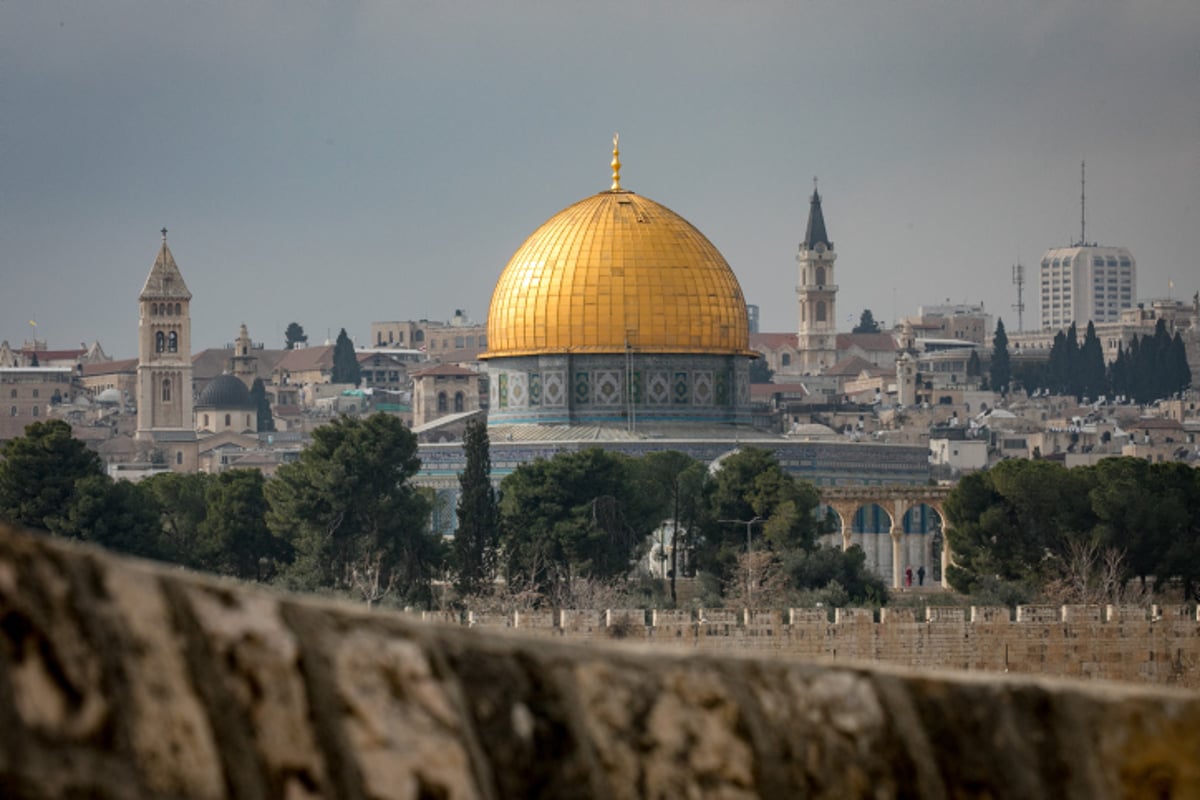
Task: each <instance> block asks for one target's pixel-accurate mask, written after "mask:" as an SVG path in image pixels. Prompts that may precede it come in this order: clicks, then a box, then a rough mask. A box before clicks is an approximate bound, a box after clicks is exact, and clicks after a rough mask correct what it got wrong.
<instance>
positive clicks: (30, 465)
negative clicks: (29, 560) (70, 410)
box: [0, 419, 104, 530]
mask: <svg viewBox="0 0 1200 800" xmlns="http://www.w3.org/2000/svg"><path fill="white" fill-rule="evenodd" d="M0 456H3V460H0V519H4V520H6V521H8V522H10V523H12V524H14V525H23V526H26V527H30V528H41V529H43V530H49V529H50V524H51V522H52V520H53V519H54V518H55V517H57V516H60V515H62V514H63V513H64V512H65V511H66V509H67V508H68V507H69V506H70V504H71V501H72V500H73V499H74V496H75V483H76V481H79V480H80V479H82V478H88V477H94V476H103V474H104V471H103V468H102V467H101V464H100V458H99V456H97V455H96V454H95V453H93V452H92V451H90V450H88V449H87V446H86V445H85V444H84V443H83V442H81V441H80V440H78V439H76V438H75V437H74V436H73V435H72V433H71V426H70V425H68V424H67V423H66V422H63V421H62V420H57V419H55V420H48V421H46V422H35V423H33V424H32V425H29V426H28V427H26V428H25V435H24V436H18V437H17V438H15V439H10V440H9V441H7V442H5V443H4V445H3V447H0Z"/></svg>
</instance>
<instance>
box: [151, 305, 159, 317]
mask: <svg viewBox="0 0 1200 800" xmlns="http://www.w3.org/2000/svg"><path fill="white" fill-rule="evenodd" d="M150 316H152V317H157V316H158V303H151V304H150Z"/></svg>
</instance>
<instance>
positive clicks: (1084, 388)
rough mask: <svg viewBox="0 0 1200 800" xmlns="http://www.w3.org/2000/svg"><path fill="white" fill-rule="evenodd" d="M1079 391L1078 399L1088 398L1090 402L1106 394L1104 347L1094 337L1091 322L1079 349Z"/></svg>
mask: <svg viewBox="0 0 1200 800" xmlns="http://www.w3.org/2000/svg"><path fill="white" fill-rule="evenodd" d="M1079 390H1080V397H1089V398H1091V399H1092V400H1096V399H1097V398H1099V397H1100V395H1103V394H1108V380H1107V376H1106V374H1105V367H1104V345H1102V344H1101V343H1100V337H1099V336H1097V335H1096V326H1095V325H1094V324H1093V323H1091V322H1088V326H1087V333H1085V334H1084V337H1083V345H1082V346H1081V347H1080V348H1079Z"/></svg>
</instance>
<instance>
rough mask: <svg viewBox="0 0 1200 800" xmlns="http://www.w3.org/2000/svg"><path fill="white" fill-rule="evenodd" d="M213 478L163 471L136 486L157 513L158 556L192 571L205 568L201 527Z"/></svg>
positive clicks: (196, 474)
mask: <svg viewBox="0 0 1200 800" xmlns="http://www.w3.org/2000/svg"><path fill="white" fill-rule="evenodd" d="M212 480H213V476H212V475H209V474H207V473H204V472H196V473H190V474H189V473H183V472H163V473H159V474H158V475H152V476H150V477H149V478H146V479H145V480H144V481H142V482H141V483H140V484H139V486H141V487H142V489H143V490H144V491H145V492H146V493H147V494H148V496H149V497H150V499H151V501H152V502H153V503H154V504H155V507H156V508H157V509H158V512H159V524H160V527H161V529H162V533H161V549H160V553H159V557H160V558H162V559H163V560H165V561H170V562H172V563H175V564H180V565H182V566H185V567H191V568H192V569H205V568H206V567H205V565H204V563H203V556H202V553H201V549H202V542H201V534H200V526H201V525H202V524H203V523H204V519H205V517H207V516H208V500H207V491H208V484H209V483H210V482H211V481H212Z"/></svg>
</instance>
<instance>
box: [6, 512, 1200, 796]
mask: <svg viewBox="0 0 1200 800" xmlns="http://www.w3.org/2000/svg"><path fill="white" fill-rule="evenodd" d="M851 616H853V615H851ZM526 621H530V620H526ZM560 621H561V620H560ZM760 621H761V620H759V619H758V618H757V615H756V617H755V619H752V620H750V624H749V625H746V624H745V621H743V627H745V628H746V630H747V631H750V630H753V629H756V626H757V625H758V624H759V622H760ZM514 622H515V623H516V625H517V627H516V628H514V629H513V630H516V631H520V630H521V629H522V628H521V620H519V619H518V620H514ZM663 622H665V620H659V623H660V624H658V625H655V626H653V629H654V631H655V634H656V635H658V634H662V633H663V632H664V630H665V629H666V628H665V626H664V625H663V624H661V623H663ZM604 623H605V624H604V629H605V630H607V631H612V630H617V629H621V630H623V631H624V634H625V639H630V638H634V635H635V634H636V633H637V631H636V626H635V625H634V624H633V622H632V621H631V620H627V619H624V615H623V612H614V613H609V614H606V615H605V619H604ZM792 623H793V625H795V624H796V622H795V620H792ZM677 624H678V625H695V624H697V623H689V622H686V621H683V620H680V621H678V623H677ZM704 624H712V625H722V624H726V623H723V622H721V621H719V620H711V619H710V620H708V622H707V623H704ZM728 624H730V625H734V624H735V621H730V622H729V623H728ZM911 624H916V623H911ZM763 625H765V626H766V627H765V628H764V629H763V630H764V631H765V630H768V629H769V630H772V631H775V625H776V623H775V621H774V618H773V616H772V618H771V621H770V622H769V624H768V623H766V622H763ZM825 626H826V623H824V622H821V623H820V624H819V625H817V627H816V628H814V630H819V629H820V628H822V627H825ZM855 626H861V630H860V629H859V627H855ZM477 627H481V626H477ZM552 629H553V626H552V627H551V628H550V629H549V630H552ZM835 629H836V631H837V635H838V636H839V637H840V639H839V641H848V642H849V641H852V642H855V644H854V645H853V646H852V647H854V648H859V649H860V650H861V651H862V652H864V653H865V652H866V651H867V648H868V647H875V645H873V644H869V642H870V641H871V640H872V639H873V638H874V637H875V636H876V635H877V634H876V633H874V632H873V631H875V630H876V629H875V628H874V627H872V625H871V624H869V623H867V622H865V620H864V621H853V622H852V621H850V620H843V622H841V623H839V624H838V625H836V626H835ZM542 630H543V631H545V630H547V629H546V628H543V629H542ZM779 630H780V631H782V629H779ZM806 630H807V629H806ZM939 630H941V629H940V628H939ZM958 630H959V632H960V633H961V632H962V629H961V628H959V629H958ZM946 631H947V633H949V632H950V631H951V629H950V628H946ZM798 633H799V629H798V628H797V629H796V630H795V631H792V633H790V634H789V636H793V637H794V638H798V636H797V635H798ZM591 635H592V634H585V637H586V636H591ZM671 635H672V636H673V634H671ZM763 635H764V637H765V636H766V634H765V633H764V634H763ZM814 635H817V634H814ZM828 635H829V634H828V633H824V632H823V633H820V634H819V636H818V638H820V639H821V640H822V641H824V640H825V638H826V637H827V636H828ZM880 635H882V634H880ZM551 636H558V638H559V639H560V640H557V641H556V640H554V639H552V638H549V637H548V636H545V635H544V636H542V637H541V638H534V637H524V636H519V635H514V634H513V633H511V632H510V633H508V634H499V633H495V632H487V631H480V630H468V629H466V628H465V627H462V626H457V627H456V626H449V625H438V624H429V623H424V622H420V621H417V620H414V619H412V618H409V617H406V616H404V615H401V614H388V613H371V612H367V611H365V610H364V609H362V608H360V607H351V606H348V605H340V604H335V603H330V602H322V601H317V600H313V599H308V598H298V597H290V596H286V595H282V594H276V593H270V592H265V591H261V590H255V589H253V588H249V587H247V586H245V585H241V584H235V583H229V582H223V581H218V580H215V579H211V578H206V577H201V576H195V575H192V574H189V573H186V572H184V571H181V570H175V569H166V568H163V567H161V566H157V565H150V564H146V563H142V562H135V561H129V560H124V559H119V558H116V557H113V556H111V555H108V554H105V553H102V552H101V551H98V550H95V549H90V548H86V547H82V546H77V545H70V544H67V543H64V542H61V541H57V540H54V539H51V538H50V537H41V536H26V535H20V534H14V533H12V532H5V531H0V796H4V797H6V798H10V797H11V798H32V797H37V798H67V797H72V798H73V797H101V798H146V797H149V798H154V797H162V798H166V797H197V798H224V797H239V798H258V797H291V798H308V797H339V798H349V799H350V800H355V799H356V798H368V797H369V798H390V797H396V798H420V797H446V798H476V797H479V798H497V797H521V798H525V797H539V796H541V797H604V798H623V797H642V796H653V797H700V796H721V797H747V798H748V797H801V796H824V797H846V798H856V797H872V798H899V797H922V798H948V797H966V796H972V797H984V796H986V797H992V798H1007V797H1012V798H1018V797H1019V798H1029V797H1055V798H1108V797H1139V796H1146V797H1197V796H1200V758H1197V757H1196V756H1197V754H1198V753H1200V694H1197V693H1195V692H1190V691H1185V690H1180V689H1172V688H1163V687H1138V686H1130V685H1121V684H1115V683H1109V682H1087V683H1085V682H1080V681H1051V680H1046V679H1034V678H1029V677H1025V676H1022V677H1020V678H1014V677H1011V676H1002V675H1000V676H996V675H992V676H987V677H984V676H982V675H966V674H962V673H950V672H936V671H921V672H916V671H909V670H898V669H887V668H883V667H879V666H876V667H867V666H861V665H860V666H852V665H849V664H845V665H843V664H828V663H824V664H820V663H811V662H806V661H803V660H801V659H779V658H767V659H761V658H760V659H755V658H738V657H733V656H730V655H725V654H720V653H716V652H713V653H710V652H707V651H701V652H687V653H682V652H678V651H675V650H668V649H665V648H661V647H650V646H645V645H643V646H640V647H639V646H627V645H617V644H595V643H593V644H587V645H584V644H580V643H575V642H571V641H565V640H566V639H567V634H566V632H565V631H564V632H563V633H562V634H551ZM771 636H772V637H774V636H775V633H774V632H772V633H771ZM681 638H682V635H681ZM712 638H714V639H715V638H717V637H715V636H714V637H712ZM750 638H751V637H749V636H746V637H743V641H749V639H750ZM723 641H727V642H730V643H732V641H733V640H732V639H731V638H730V637H725V639H724V640H723ZM928 644H929V646H930V647H932V648H936V647H938V646H939V645H937V644H935V642H934V640H932V639H930V640H929V641H928ZM730 649H732V648H730Z"/></svg>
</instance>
